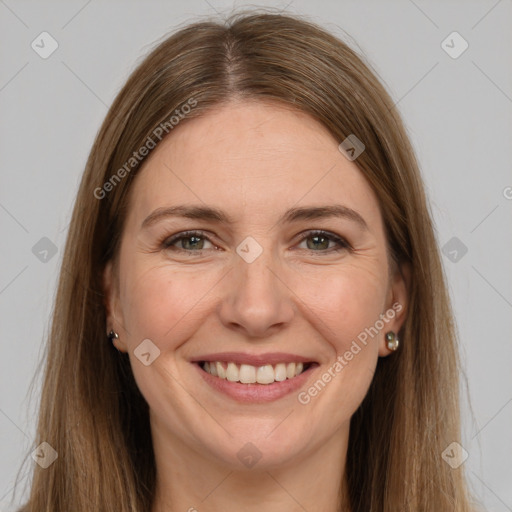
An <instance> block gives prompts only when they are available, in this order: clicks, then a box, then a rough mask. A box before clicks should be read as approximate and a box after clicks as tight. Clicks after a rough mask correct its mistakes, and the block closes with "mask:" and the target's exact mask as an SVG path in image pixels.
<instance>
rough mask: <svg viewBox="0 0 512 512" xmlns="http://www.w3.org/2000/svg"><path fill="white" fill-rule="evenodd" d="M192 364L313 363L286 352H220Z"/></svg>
mask: <svg viewBox="0 0 512 512" xmlns="http://www.w3.org/2000/svg"><path fill="white" fill-rule="evenodd" d="M190 361H191V362H192V363H198V362H203V361H223V362H232V363H236V364H249V365H251V366H263V365H266V364H271V365H275V364H278V363H313V362H315V361H314V360H313V359H311V358H307V357H303V356H298V355H296V354H289V353H286V352H272V353H267V354H246V353H243V352H219V353H217V354H205V355H202V356H198V357H194V358H192V359H191V360H190Z"/></svg>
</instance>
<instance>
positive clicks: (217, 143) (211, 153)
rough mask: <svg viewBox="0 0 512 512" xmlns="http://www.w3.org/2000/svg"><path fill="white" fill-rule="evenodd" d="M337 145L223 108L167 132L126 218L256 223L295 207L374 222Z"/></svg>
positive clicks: (300, 126) (369, 194)
mask: <svg viewBox="0 0 512 512" xmlns="http://www.w3.org/2000/svg"><path fill="white" fill-rule="evenodd" d="M339 142H340V141H337V140H336V139H335V138H334V137H333V136H332V134H330V133H329V131H328V130H327V129H326V128H325V127H324V126H323V125H322V124H321V123H319V122H318V121H316V120H315V119H314V118H313V117H311V116H309V115H308V114H306V113H303V112H300V111H298V110H294V109H290V108H286V107H283V106H280V105H276V104H272V103H264V102H256V101H251V102H243V103H242V102H231V103H228V104H224V105H222V106H221V107H219V108H216V109H214V110H212V111H210V112H208V113H206V114H205V115H203V116H201V117H198V118H194V119H189V120H187V121H186V122H185V123H183V124H182V125H181V126H180V125H178V126H177V127H175V128H174V130H173V131H172V132H171V134H170V135H169V136H168V137H167V138H165V139H164V140H163V141H162V142H161V143H160V144H159V145H158V146H157V148H156V149H155V150H153V152H152V153H151V155H150V156H149V157H148V159H147V160H146V162H145V163H144V165H143V167H142V169H141V170H140V171H139V174H138V175H137V177H136V179H135V181H134V183H133V185H132V187H133V190H132V192H131V200H130V203H131V204H130V209H129V217H135V218H137V219H139V218H142V217H143V216H146V215H148V214H149V213H150V212H151V211H152V210H153V209H155V208H157V207H162V206H169V205H173V204H182V203H187V202H188V203H190V202H193V203H201V202H202V203H207V204H209V205H215V206H217V207H219V208H222V209H224V210H226V211H227V212H228V213H230V214H232V215H233V216H235V217H236V218H238V219H240V221H243V220H244V219H250V220H256V219H260V218H261V219H264V218H265V219H266V218H268V220H269V221H270V220H271V219H272V217H276V218H277V217H278V216H280V214H281V213H282V212H283V211H284V210H286V209H288V208H290V207H292V206H296V205H297V204H299V203H304V204H305V203H307V204H309V205H311V204H318V205H322V204H335V203H340V204H343V205H345V206H347V207H350V208H353V209H356V210H357V211H359V212H360V213H361V214H362V215H364V216H365V217H369V220H370V221H371V220H372V218H377V217H379V212H378V203H377V199H376V197H375V195H374V193H373V191H372V190H371V187H370V186H369V184H368V183H367V181H366V179H365V178H364V176H363V174H362V173H361V171H360V170H359V168H358V167H357V165H356V164H355V163H354V162H351V161H349V160H348V159H346V158H345V157H344V156H343V155H342V154H341V152H340V151H339V150H338V145H339Z"/></svg>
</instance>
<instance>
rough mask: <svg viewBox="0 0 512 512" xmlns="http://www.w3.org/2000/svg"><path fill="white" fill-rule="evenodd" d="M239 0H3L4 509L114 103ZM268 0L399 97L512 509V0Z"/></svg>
mask: <svg viewBox="0 0 512 512" xmlns="http://www.w3.org/2000/svg"><path fill="white" fill-rule="evenodd" d="M43 4H44V5H43ZM241 5H246V6H247V5H248V4H238V3H235V4H232V3H230V2H229V1H221V0H208V1H206V0H189V1H187V2H186V3H184V4H182V3H178V2H177V1H168V2H156V1H153V2H149V3H145V2H142V1H130V2H126V1H124V2H114V1H111V2H101V3H100V2H99V1H98V0H93V1H89V2H83V1H67V2H49V1H46V2H44V3H43V2H40V3H36V2H35V1H30V2H28V1H25V2H21V1H18V2H15V1H14V0H5V1H3V0H0V34H1V35H0V39H1V42H0V48H1V66H0V109H1V113H2V115H1V118H0V119H1V121H0V130H1V136H0V145H1V146H0V155H1V184H2V186H1V188H0V229H1V240H2V250H1V258H2V260H1V265H0V311H1V315H2V316H1V323H0V340H1V352H0V439H1V441H0V443H1V453H0V454H1V457H0V510H2V511H7V510H11V508H12V507H13V503H11V499H12V488H13V485H14V479H15V476H16V473H17V471H18V469H19V468H20V466H21V465H22V464H23V466H22V470H21V472H20V477H21V478H22V480H21V485H20V491H18V494H17V495H16V496H15V499H14V504H16V503H19V502H21V501H23V498H24V496H23V489H24V487H25V486H27V485H28V483H29V480H30V479H29V477H27V474H28V473H29V470H30V468H31V466H32V464H34V462H33V461H32V459H31V458H30V456H28V457H26V454H27V453H29V451H30V450H31V447H32V439H33V434H34V427H35V412H36V410H37V405H38V399H39V389H40V376H41V374H38V376H37V377H36V380H35V384H34V393H33V394H32V395H29V394H28V391H29V384H30V382H31V379H32V377H33V375H34V374H35V371H36V368H37V365H38V362H39V360H40V358H41V356H42V355H43V344H42V341H43V338H44V336H45V335H46V333H47V331H48V325H49V315H50V312H51V307H52V301H53V298H54V292H55V285H56V279H57V276H58V270H59V264H60V261H61V256H62V248H63V245H64V241H65V237H66V233H67V226H68V223H69V219H70V212H71V208H72V204H73V200H74V196H75V193H76V190H77V186H78V182H79V179H80V176H81V173H82V171H83V168H84V164H85V161H86V158H87V155H88V152H89V150H90V147H91V145H92V142H93V138H94V136H95V134H96V132H97V130H98V129H99V127H100V124H101V122H102V120H103V118H104V116H105V114H106V112H107V107H108V106H109V105H110V104H111V102H112V100H113V98H114V96H115V94H116V93H117V91H118V90H119V88H120V87H121V86H122V84H123V83H124V81H125V79H126V78H127V76H128V74H129V72H130V70H132V69H133V67H134V65H135V63H136V62H138V61H139V60H140V59H141V57H142V56H143V55H144V54H145V53H146V52H147V50H148V49H149V47H150V45H151V44H152V43H153V42H155V41H156V40H158V39H160V38H161V37H162V36H164V35H165V34H166V33H168V32H170V31H172V30H173V29H174V28H175V27H176V26H177V25H178V24H181V23H183V22H185V21H187V20H190V21H195V20H197V19H198V18H199V17H204V16H207V15H215V14H216V12H220V13H222V14H226V13H228V12H229V11H230V9H231V7H233V6H241ZM252 5H256V4H252ZM257 5H258V6H265V5H266V6H272V7H275V8H279V9H285V8H286V10H287V11H289V12H292V13H293V12H297V13H301V14H307V15H310V16H311V19H312V20H313V21H316V22H318V23H320V24H321V25H323V26H324V27H325V28H327V29H329V30H331V31H332V32H334V33H335V34H337V35H338V36H339V37H341V38H342V39H344V40H346V41H348V42H349V44H350V45H351V46H352V47H354V48H355V49H356V50H358V51H360V52H362V53H363V54H364V55H365V56H366V58H367V59H368V60H369V61H370V63H371V64H372V66H373V67H374V69H375V70H376V71H377V73H378V75H379V76H380V78H381V80H382V81H383V82H384V84H385V85H386V86H387V88H388V89H389V91H390V92H391V94H392V96H393V98H394V99H395V101H396V102H397V108H398V109H399V110H400V112H401V113H402V115H403V117H404V119H405V123H406V125H407V127H408V130H409V133H410V136H411V138H412V141H413V144H414V147H415V149H416V151H417V154H418V157H419V160H420V164H421V167H422V171H423V174H424V178H425V181H426V185H427V191H428V194H429V197H430V200H431V205H432V212H433V215H434V219H435V222H436V226H437V234H438V239H439V243H440V245H441V246H443V247H446V248H445V251H444V252H445V253H446V254H445V255H444V256H443V261H444V265H445V268H446V273H447V277H448V281H449V287H450V292H451V294H452V297H453V303H454V307H455V312H456V319H457V323H458V328H459V333H460V339H461V345H462V359H463V363H464V365H465V368H466V375H467V382H468V388H467V392H468V393H469V397H470V403H471V406H470V405H469V402H468V401H467V399H466V398H465V397H466V394H465V393H466V389H465V388H464V387H463V389H462V392H463V393H464V394H463V397H464V398H463V402H464V403H463V406H464V410H463V446H464V448H465V449H466V450H467V452H468V454H469V457H468V459H467V460H466V462H465V463H464V464H465V469H466V471H467V473H468V476H469V479H470V481H471V485H472V488H473V489H474V491H475V493H476V494H477V495H478V496H479V497H480V499H481V500H482V501H483V503H484V504H485V506H486V508H487V510H492V511H498V512H503V511H507V510H509V511H511V510H512V486H511V485H510V483H511V482H512V464H511V455H512V434H511V433H512V428H511V427H512V403H511V402H512V377H511V375H512V372H511V368H512V344H511V343H510V340H511V334H510V333H511V331H512V314H511V313H512V267H511V264H510V263H511V261H512V258H511V255H512V236H511V234H512V230H511V227H512V222H511V221H512V172H511V162H512V144H511V142H512V140H511V134H512V116H511V113H512V71H511V64H512V40H511V39H512V36H511V33H512V31H511V27H512V3H511V1H510V0H500V1H495V0H481V1H478V2H474V1H473V2H470V1H459V2H432V1H431V2H427V1H425V0H422V1H420V0H415V1H412V0H403V1H395V2H389V1H386V2H382V1H381V2H370V1H359V2H355V1H341V2H340V1H337V2H335V1H323V2H319V3H317V4H315V5H313V4H312V3H308V2H306V1H305V0H292V1H291V2H290V3H288V2H277V1H276V2H265V3H260V4H257ZM43 31H47V32H49V33H50V34H51V35H52V37H53V38H55V40H56V41H57V42H58V45H59V46H58V49H57V50H56V51H55V52H54V53H53V54H52V55H51V56H50V57H49V58H47V59H42V58H41V57H40V56H39V55H38V54H37V53H36V52H35V51H34V50H33V49H32V48H31V43H32V41H33V40H35V39H36V38H37V37H38V36H39V34H40V33H41V32H43ZM344 31H346V32H347V33H348V34H349V35H350V36H351V37H352V38H353V40H351V39H350V38H348V36H347V35H345V33H344ZM453 31H457V32H459V33H460V34H461V35H462V37H463V38H464V39H465V40H466V41H467V42H468V43H469V48H468V49H467V50H466V51H465V52H464V53H462V54H461V55H460V56H459V57H458V58H456V59H453V58H451V57H450V56H449V55H448V54H447V53H446V52H445V51H444V50H443V48H442V46H441V43H442V41H443V40H444V39H445V38H446V37H447V36H448V35H449V34H450V33H452V32H453ZM38 40H39V39H38ZM36 41H37V40H36ZM450 44H451V43H450ZM453 44H454V45H455V50H457V49H458V48H460V45H459V43H453ZM46 47H48V46H46ZM507 187H508V188H507ZM43 237H47V238H48V239H49V240H51V242H52V244H54V245H55V247H56V250H57V252H56V254H55V255H52V253H51V252H49V253H48V254H47V255H46V261H44V258H45V256H44V253H41V252H40V251H41V248H40V246H39V245H36V244H38V243H39V244H42V246H41V247H43V248H44V247H45V244H48V241H43V242H40V240H41V239H42V238H43ZM453 237H456V238H457V240H455V241H452V242H450V244H449V245H448V246H446V244H447V243H448V242H449V240H450V239H452V238H453ZM451 244H455V245H451ZM461 244H463V246H462V245H461ZM34 246H36V249H34V250H33V247H34ZM464 247H466V248H467V253H465V254H464V253H463V249H464ZM38 248H39V249H38ZM38 250H39V252H38ZM454 250H455V251H456V252H453V251H454ZM34 253H35V254H34ZM70 342H72V340H70ZM20 492H21V493H20Z"/></svg>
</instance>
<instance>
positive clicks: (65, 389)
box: [23, 13, 473, 512]
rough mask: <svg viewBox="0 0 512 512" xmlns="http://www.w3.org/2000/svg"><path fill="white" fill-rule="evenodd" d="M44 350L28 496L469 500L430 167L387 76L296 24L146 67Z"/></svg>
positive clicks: (186, 41) (89, 170)
mask: <svg viewBox="0 0 512 512" xmlns="http://www.w3.org/2000/svg"><path fill="white" fill-rule="evenodd" d="M47 357H48V359H47V366H46V375H45V379H44V386H43V390H42V403H41V409H40V416H39V423H38V438H37V442H36V446H37V449H36V456H35V457H34V458H35V459H37V458H39V459H40V460H39V464H36V465H35V469H34V478H33V482H32V489H31V494H30V499H29V502H28V503H27V504H26V506H25V507H24V508H23V510H24V511H26V512H29V511H30V512H32V511H34V512H35V511H37V512H41V511H47V512H50V511H52V512H58V511H67V510H70V509H72V510H74V511H85V510H87V511H90V510H97V511H107V510H116V511H126V512H128V511H132V512H135V511H140V512H142V511H148V512H149V511H150V512H171V511H172V512H175V511H180V510H183V511H185V510H189V511H194V510H197V511H200V512H202V511H216V510H224V511H230V510H247V511H253V510H254V511H256V510H265V511H274V510H278V509H279V510H281V511H282V510H290V511H292V510H293V511H295V510H308V511H316V510H318V511H322V512H331V511H332V512H334V511H343V512H346V511H351V512H368V511H376V512H377V511H396V510H403V511H415V512H417V511H427V510H428V511H434V510H435V511H436V512H441V511H457V512H463V511H469V510H472V506H473V505H472V503H471V497H470V495H469V492H468V490H467V487H466V483H465V479H464V473H463V469H464V466H463V464H462V463H460V464H458V465H457V464H448V463H447V462H446V456H445V455H443V454H446V450H447V449H448V450H450V454H452V456H454V457H455V456H457V449H458V447H459V446H460V445H459V444H458V443H457V441H460V432H459V405H458V372H459V362H458V354H457V345H456V339H455V335H454V328H453V321H452V314H451V309H450V304H449V298H448V295H447V291H446V286H445V282H444V277H443V271H442V267H441V262H440V257H439V252H438V249H437V246H436V240H435V237H434V233H433V227H432V221H431V216H430V213H429V208H428V205H427V203H426V198H425V193H424V188H423V184H422V181H421V178H420V174H419V171H418V165H417V162H416V160H415V157H414V154H413V151H412V149H411V146H410V143H409V141H408V139H407V135H406V132H405V130H404V127H403V125H402V122H401V120H400V118H399V115H398V114H397V112H396V110H395V109H394V105H393V101H392V100H391V99H390V97H389V95H388V94H387V92H386V91H385V90H384V88H383V87H382V85H381V84H380V83H379V82H378V80H377V78H376V77H375V75H374V74H373V73H372V72H371V71H370V69H369V67H368V66H367V65H366V64H364V63H363V61H362V60H361V59H360V57H358V56H357V55H356V54H355V53H354V52H353V51H352V50H351V49H349V48H348V47H347V45H346V44H344V43H343V42H341V41H340V40H338V39H336V38H335V37H334V36H332V35H330V34H328V33H326V32H325V31H324V30H322V29H321V28H319V27H318V26H316V25H314V24H312V23H310V22H307V21H304V20H301V19H299V18H298V17H291V16H284V15H275V14H255V13H248V14H238V15H234V16H233V17H232V18H231V19H230V20H229V23H228V24H226V25H222V24H217V23H214V22H200V23H196V24H193V25H190V26H188V27H185V28H184V29H182V30H180V31H179V32H177V33H176V34H174V35H172V36H171V37H169V38H168V39H166V40H165V41H163V42H162V43H160V44H159V45H158V46H157V47H156V48H155V49H154V50H153V51H152V52H151V54H150V55H149V56H148V57H147V58H146V59H145V60H144V61H143V62H142V63H141V64H140V65H139V67H138V68H137V69H136V70H135V71H134V72H133V74H132V75H131V76H130V78H129V79H128V82H127V83H126V85H125V86H124V88H123V89H122V90H121V92H120V93H119V95H118V97H117V98H116V100H115V101H114V103H113V105H112V107H111V109H110V111H109V113H108V115H107V117H106V119H105V121H104V123H103V126H102V127H101V130H100V132H99V133H98V136H97V138H96V141H95V143H94V146H93V148H92V151H91V154H90V157H89V160H88V163H87V167H86V170H85V173H84V176H83V179H82V183H81V187H80V190H79V193H78V197H77V200H76V203H75V208H74V213H73V219H72V222H71V226H70V233H69V237H68V240H67V245H66V250H65V254H64V260H63V266H62V272H61V277H60V282H59V287H58V294H57V298H56V303H55V311H54V317H53V323H52V330H51V334H50V339H49V350H48V356H47ZM454 443H455V444H454Z"/></svg>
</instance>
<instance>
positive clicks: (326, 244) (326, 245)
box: [307, 235, 329, 249]
mask: <svg viewBox="0 0 512 512" xmlns="http://www.w3.org/2000/svg"><path fill="white" fill-rule="evenodd" d="M310 240H322V244H321V246H320V245H314V244H313V246H311V245H310V244H309V241H310ZM307 245H308V249H318V248H320V249H328V248H329V239H328V238H327V237H325V236H322V235H313V236H310V237H309V238H308V241H307Z"/></svg>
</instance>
